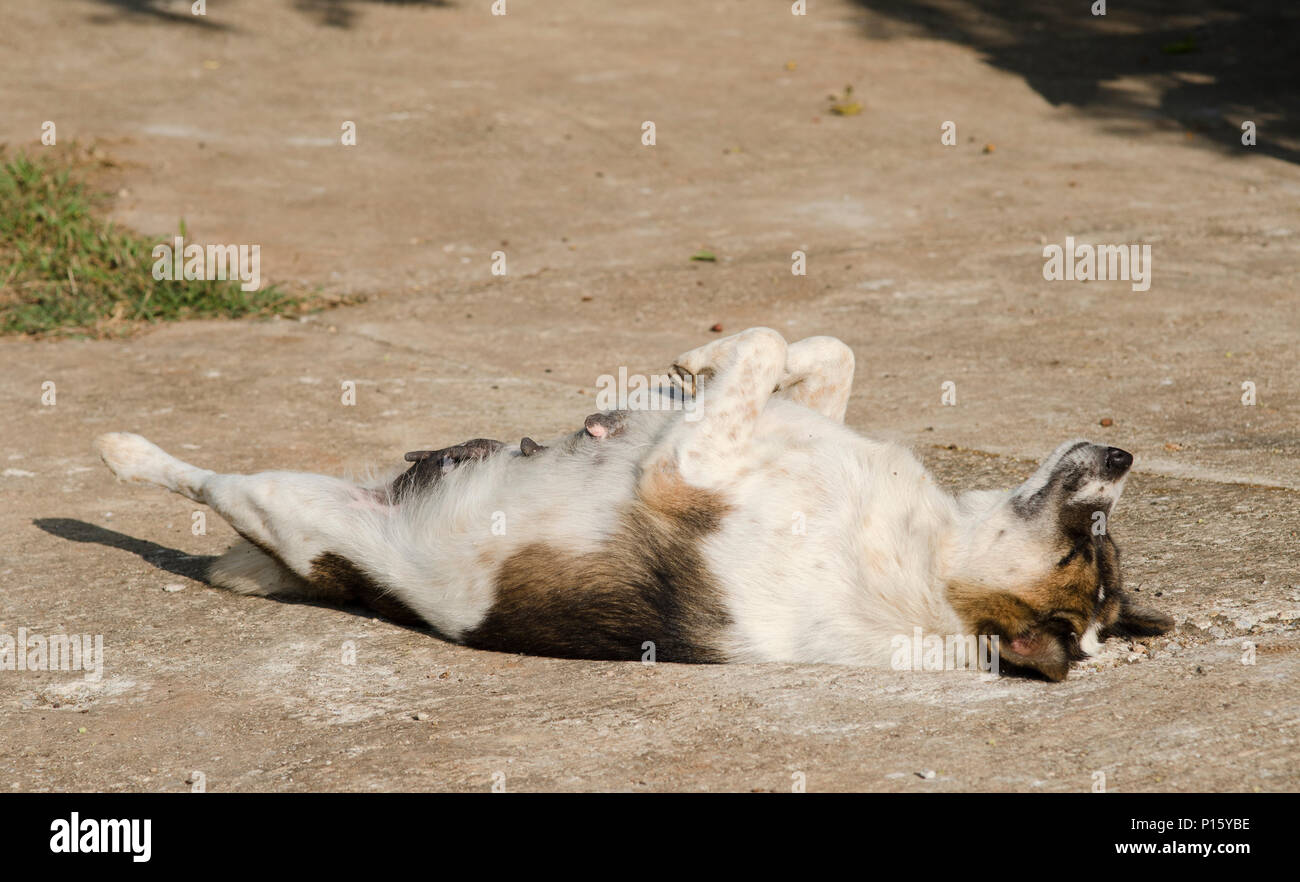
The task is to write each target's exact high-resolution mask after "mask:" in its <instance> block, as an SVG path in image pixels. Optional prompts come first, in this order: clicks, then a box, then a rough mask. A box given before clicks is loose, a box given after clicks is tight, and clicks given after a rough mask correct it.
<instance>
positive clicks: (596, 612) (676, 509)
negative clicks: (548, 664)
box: [461, 470, 729, 663]
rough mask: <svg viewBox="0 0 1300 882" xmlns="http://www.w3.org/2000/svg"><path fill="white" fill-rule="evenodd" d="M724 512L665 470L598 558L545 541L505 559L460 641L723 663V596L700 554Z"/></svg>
mask: <svg viewBox="0 0 1300 882" xmlns="http://www.w3.org/2000/svg"><path fill="white" fill-rule="evenodd" d="M726 509H727V506H726V504H725V503H724V502H722V500H720V499H719V498H718V496H717V495H715V494H713V493H709V492H707V491H703V490H698V489H696V488H692V487H688V486H687V485H685V484H684V483H682V481H681V480H680V479H679V478H677V477H676V475H675V473H672V472H670V471H669V470H655V471H654V472H652V473H651V474H650V475H648V476H647V477H646V479H644V480H643V481H642V486H641V492H640V494H639V495H638V498H637V499H636V500H635V501H634V502H633V503H632V504H631V505H629V506H628V507H627V509H626V510H624V511H623V512H622V513H621V515H620V524H619V529H618V531H617V532H616V533H615V535H614V537H613V538H612V539H610V540H609V541H608V542H607V543H606V544H605V546H604V547H603V548H601V549H600V550H598V551H594V552H590V553H584V554H574V553H572V552H568V551H565V550H563V549H560V548H556V547H554V546H551V545H547V544H546V543H543V542H536V543H533V544H530V545H528V546H526V547H525V548H523V549H521V550H520V551H518V552H516V553H515V554H514V555H512V556H511V557H510V558H508V559H507V560H506V561H505V562H504V563H503V564H502V566H501V569H500V570H499V572H498V574H497V585H496V600H495V603H494V604H493V606H492V608H491V610H489V611H488V614H487V616H486V617H485V618H484V619H483V621H482V622H481V623H480V624H479V625H478V626H477V627H476V628H474V629H473V630H472V631H470V632H468V633H467V634H465V635H464V636H463V637H462V639H461V642H462V643H464V644H465V645H466V646H472V647H476V648H478V649H493V650H498V651H502V652H523V653H528V654H532V655H546V656H556V657H560V658H589V659H640V658H642V657H643V654H644V652H645V650H644V649H643V648H642V644H644V643H645V642H647V641H650V642H653V643H654V658H655V660H656V661H673V662H692V663H718V662H724V661H726V660H727V659H726V657H725V655H724V653H723V651H722V648H721V641H720V637H721V634H722V632H723V630H724V629H725V628H726V627H727V625H728V624H729V618H728V616H727V613H726V609H725V606H724V605H723V602H722V597H721V591H720V589H719V587H718V585H717V583H716V581H715V580H714V578H713V576H712V575H711V574H710V573H709V572H708V569H707V567H706V566H705V563H704V559H703V557H702V556H701V554H700V550H699V543H700V540H701V539H702V538H703V537H704V536H706V535H707V534H709V533H711V532H713V531H714V530H716V529H717V528H718V526H719V524H720V523H721V519H722V516H723V514H724V513H725V512H726Z"/></svg>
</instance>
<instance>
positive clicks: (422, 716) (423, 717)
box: [415, 711, 429, 723]
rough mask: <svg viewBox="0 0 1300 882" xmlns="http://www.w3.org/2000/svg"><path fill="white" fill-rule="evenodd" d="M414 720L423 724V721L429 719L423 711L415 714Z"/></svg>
mask: <svg viewBox="0 0 1300 882" xmlns="http://www.w3.org/2000/svg"><path fill="white" fill-rule="evenodd" d="M415 719H417V720H419V721H420V722H421V723H423V722H424V721H425V720H427V719H429V715H428V714H427V713H425V712H424V711H420V712H419V713H417V714H416V715H415Z"/></svg>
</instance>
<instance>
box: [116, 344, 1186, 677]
mask: <svg viewBox="0 0 1300 882" xmlns="http://www.w3.org/2000/svg"><path fill="white" fill-rule="evenodd" d="M853 371H854V357H853V352H852V350H851V349H849V347H848V346H846V345H845V344H844V343H842V342H840V341H839V340H836V339H834V338H832V337H810V338H808V339H805V340H800V341H799V342H796V343H787V342H786V341H785V340H784V339H783V338H782V337H781V335H780V334H778V333H777V332H776V331H773V330H771V329H768V328H752V329H750V330H747V331H744V332H742V333H739V334H736V335H733V336H730V337H724V338H719V339H716V340H714V341H712V342H710V343H708V344H707V345H704V346H701V347H699V348H697V349H693V350H691V351H690V352H687V353H686V354H685V355H682V356H680V357H679V358H678V359H677V361H676V362H675V363H674V365H673V367H672V372H671V374H667V375H665V376H666V377H669V378H670V379H671V382H667V383H661V384H659V386H658V387H657V388H655V389H654V390H653V392H652V397H651V398H650V399H648V400H649V401H650V403H651V404H652V405H653V406H651V407H646V408H644V409H638V410H629V411H618V412H613V413H605V414H597V415H594V416H593V417H591V418H589V419H588V422H587V424H586V425H585V426H584V428H583V429H582V430H580V431H577V432H574V433H572V434H569V435H565V436H563V437H561V438H559V439H556V440H554V441H551V442H550V443H549V444H547V445H545V446H543V445H539V444H537V443H536V442H533V441H532V440H531V439H524V442H525V443H521V445H520V447H519V448H518V449H513V448H509V447H507V446H506V445H503V444H501V443H500V442H496V441H489V440H487V439H475V440H474V441H471V442H466V443H465V444H464V445H457V446H456V447H453V448H447V449H445V450H444V451H417V452H415V453H413V454H408V456H407V458H408V459H410V460H413V461H414V463H415V464H414V465H413V466H412V467H411V469H410V470H409V471H408V472H406V473H405V474H404V475H402V476H401V477H399V478H398V479H397V480H395V481H391V482H387V483H384V484H372V485H364V486H363V485H360V484H355V483H351V482H347V481H343V480H339V479H336V478H332V477H326V476H323V475H314V474H305V473H298V472H263V473H259V474H253V475H236V474H219V473H216V472H212V471H208V470H206V469H202V468H198V467H196V466H192V465H189V464H187V463H184V462H182V461H180V460H178V459H176V458H175V457H173V456H170V455H169V454H167V453H166V452H164V451H163V450H162V449H160V448H159V447H157V446H156V445H154V444H152V443H151V442H149V441H147V440H146V439H144V438H142V437H140V436H138V435H132V434H127V433H113V434H108V435H103V436H101V437H99V438H98V439H96V442H95V446H96V448H97V450H98V452H99V453H100V455H101V456H102V457H103V460H104V462H105V463H106V464H107V465H108V467H109V468H110V469H111V470H112V471H113V472H114V474H116V475H117V476H118V477H119V478H121V479H124V480H129V481H143V482H147V483H152V484H157V485H160V486H162V487H166V488H167V489H168V490H172V491H174V492H177V493H180V494H182V495H184V496H186V497H188V498H189V499H192V500H194V501H196V502H201V503H204V504H206V505H208V506H210V507H211V508H213V509H214V510H215V511H217V512H218V513H219V514H220V515H221V516H222V517H224V518H225V519H226V520H227V521H229V522H230V524H231V526H233V527H234V529H235V530H236V531H237V532H238V533H239V534H240V535H241V536H242V537H243V540H244V541H242V542H240V543H238V544H236V545H235V546H234V547H233V548H231V550H230V551H228V552H227V553H226V554H225V555H224V556H222V557H220V558H218V559H217V560H216V561H215V562H214V563H213V564H212V566H211V570H210V574H209V576H210V581H211V582H212V583H213V584H215V585H218V586H222V587H225V588H228V589H231V590H233V591H236V592H239V593H241V594H252V595H264V596H286V597H302V598H310V599H314V600H316V601H326V602H332V603H337V604H350V603H352V604H354V603H363V604H366V605H369V606H371V607H372V608H374V609H376V610H377V611H379V612H380V613H382V614H384V615H386V616H388V617H390V618H392V619H395V620H397V621H403V622H413V623H418V624H420V625H423V626H427V627H429V628H431V629H432V630H433V631H434V632H436V633H437V634H438V635H440V636H442V637H443V638H445V639H447V640H450V641H453V642H456V643H460V644H463V645H465V646H470V647H476V648H479V649H484V650H496V651H501V652H514V653H527V654H533V655H544V656H553V657H563V658H583V659H644V658H645V657H646V653H647V650H648V651H650V652H651V653H652V656H651V657H653V658H654V659H655V660H657V661H674V662H688V663H721V662H821V663H833V664H846V665H870V666H888V665H889V664H890V662H891V659H893V658H894V651H895V647H896V646H897V642H896V638H898V636H899V635H912V634H913V633H915V629H918V628H919V629H920V630H921V633H924V634H938V635H982V636H987V637H996V638H997V643H996V645H997V655H998V657H999V659H1000V661H1001V663H1002V664H1003V666H1004V667H1005V666H1010V668H1011V669H1013V670H1015V671H1019V672H1024V673H1027V674H1030V675H1032V676H1037V677H1043V678H1046V679H1048V680H1052V681H1059V680H1063V679H1064V678H1065V677H1066V675H1067V673H1068V671H1069V668H1070V664H1071V662H1072V661H1077V660H1081V659H1083V658H1086V657H1087V655H1088V654H1090V653H1094V652H1095V651H1096V650H1097V648H1098V646H1099V645H1100V643H1101V642H1102V641H1104V640H1105V639H1107V638H1108V637H1111V636H1137V635H1153V634H1159V633H1164V632H1165V631H1168V630H1169V629H1170V628H1171V627H1172V625H1173V623H1172V620H1171V619H1169V618H1168V617H1167V616H1164V615H1162V614H1160V613H1157V612H1153V611H1150V610H1147V609H1144V608H1142V607H1140V606H1138V605H1137V604H1136V603H1134V602H1133V599H1132V597H1131V595H1130V594H1128V593H1126V592H1125V591H1124V589H1123V586H1122V583H1121V579H1120V565H1119V551H1118V549H1117V547H1116V545H1115V542H1114V540H1113V539H1112V537H1111V532H1110V522H1111V520H1112V517H1113V511H1114V507H1115V504H1116V502H1117V501H1118V500H1119V498H1120V494H1121V492H1122V490H1123V487H1124V482H1125V480H1126V478H1127V475H1128V473H1129V469H1130V467H1131V465H1132V462H1133V457H1132V456H1131V455H1130V454H1129V453H1127V452H1125V451H1123V450H1120V449H1118V448H1115V447H1107V446H1103V445H1099V444H1092V443H1089V442H1087V441H1083V440H1074V441H1067V442H1065V443H1064V444H1062V445H1060V446H1059V447H1057V448H1056V450H1055V451H1054V452H1053V453H1052V454H1051V455H1050V456H1048V457H1047V459H1046V460H1044V461H1043V462H1042V464H1041V465H1040V466H1039V467H1038V469H1037V470H1036V471H1035V472H1034V473H1033V474H1032V475H1031V476H1030V477H1029V478H1028V479H1027V480H1026V481H1025V482H1024V483H1022V484H1021V485H1020V486H1018V487H1016V488H1014V489H1011V490H1007V491H974V492H967V493H963V494H961V495H958V496H953V495H952V494H950V493H948V492H946V491H945V490H943V489H942V488H940V487H938V486H937V485H936V483H935V481H934V479H933V478H932V477H931V475H930V474H929V472H928V471H927V470H926V469H925V468H924V467H923V466H922V465H921V463H920V462H919V461H918V460H917V459H916V458H915V457H914V456H913V455H912V454H911V453H910V452H909V451H908V450H906V449H905V448H903V447H901V446H897V445H894V444H888V443H881V442H876V441H870V440H867V439H865V438H863V437H861V436H860V435H858V434H857V433H856V432H854V431H852V430H851V429H849V428H847V427H845V425H844V414H845V410H846V408H847V405H848V400H849V392H850V389H851V386H852V381H853ZM686 403H689V404H691V405H692V406H691V407H689V408H685V409H684V408H683V405H684V404H686ZM1099 525H1100V527H1101V528H1100V529H1098V526H1099Z"/></svg>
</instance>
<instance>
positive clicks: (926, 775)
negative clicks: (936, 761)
mask: <svg viewBox="0 0 1300 882" xmlns="http://www.w3.org/2000/svg"><path fill="white" fill-rule="evenodd" d="M934 776H935V771H934V769H925V770H924V771H920V772H917V773H916V777H918V778H924V779H925V780H927V781H929V780H930V779H931V778H933V777H934Z"/></svg>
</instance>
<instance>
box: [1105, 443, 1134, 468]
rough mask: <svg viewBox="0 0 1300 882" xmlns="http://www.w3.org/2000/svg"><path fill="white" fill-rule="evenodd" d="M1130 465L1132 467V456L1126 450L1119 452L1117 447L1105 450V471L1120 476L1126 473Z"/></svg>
mask: <svg viewBox="0 0 1300 882" xmlns="http://www.w3.org/2000/svg"><path fill="white" fill-rule="evenodd" d="M1131 465H1133V454H1131V453H1129V452H1128V451H1127V450H1120V449H1119V448H1118V447H1108V448H1106V471H1108V472H1110V473H1111V474H1115V475H1122V474H1124V473H1125V472H1127V471H1128V469H1129V466H1131Z"/></svg>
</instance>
